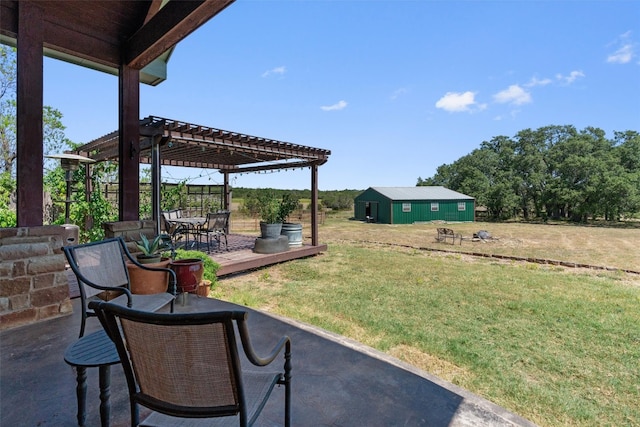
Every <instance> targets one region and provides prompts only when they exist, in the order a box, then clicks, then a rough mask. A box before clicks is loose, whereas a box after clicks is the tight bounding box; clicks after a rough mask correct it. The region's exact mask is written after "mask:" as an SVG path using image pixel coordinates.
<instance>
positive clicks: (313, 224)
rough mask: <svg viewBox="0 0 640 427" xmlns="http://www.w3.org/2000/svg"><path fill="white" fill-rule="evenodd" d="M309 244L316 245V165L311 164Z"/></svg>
mask: <svg viewBox="0 0 640 427" xmlns="http://www.w3.org/2000/svg"><path fill="white" fill-rule="evenodd" d="M311 244H312V245H313V246H318V165H316V164H314V165H312V166H311Z"/></svg>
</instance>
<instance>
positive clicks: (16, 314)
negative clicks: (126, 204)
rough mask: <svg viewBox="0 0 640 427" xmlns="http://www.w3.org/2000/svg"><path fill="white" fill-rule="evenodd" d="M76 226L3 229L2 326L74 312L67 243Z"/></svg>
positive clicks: (75, 234) (0, 253) (0, 231)
mask: <svg viewBox="0 0 640 427" xmlns="http://www.w3.org/2000/svg"><path fill="white" fill-rule="evenodd" d="M77 241H78V227H76V226H53V225H52V226H42V227H18V228H0V329H7V328H12V327H15V326H20V325H24V324H27V323H33V322H37V321H40V320H44V319H49V318H53V317H58V316H63V315H68V314H71V313H72V307H71V301H70V300H69V286H68V283H67V275H66V273H65V266H66V258H65V256H64V253H63V252H62V249H61V248H62V246H63V245H71V244H75V243H76V242H77Z"/></svg>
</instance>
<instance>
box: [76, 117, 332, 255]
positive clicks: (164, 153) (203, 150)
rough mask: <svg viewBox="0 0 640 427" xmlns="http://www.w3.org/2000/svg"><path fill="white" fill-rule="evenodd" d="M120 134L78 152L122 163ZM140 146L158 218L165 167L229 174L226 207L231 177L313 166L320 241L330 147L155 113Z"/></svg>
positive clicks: (136, 148)
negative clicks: (321, 186) (321, 187)
mask: <svg viewBox="0 0 640 427" xmlns="http://www.w3.org/2000/svg"><path fill="white" fill-rule="evenodd" d="M119 134H120V132H119V131H114V132H111V133H109V134H107V135H104V136H102V137H100V138H97V139H95V140H93V141H91V142H89V143H87V144H85V145H83V146H82V147H79V148H78V149H77V150H76V151H75V152H74V153H75V154H79V155H82V156H85V157H89V158H91V159H93V160H95V161H96V162H101V161H107V160H110V161H118V162H119V161H121V160H120V159H121V150H120V149H119V148H120V147H119V145H120V141H121V138H120V135H119ZM139 135H140V139H139V141H138V144H130V145H129V147H128V150H127V147H125V153H124V154H125V156H128V157H137V158H138V160H139V162H140V163H142V164H150V165H152V182H153V183H154V189H153V203H152V204H153V218H154V219H156V220H157V219H158V217H159V214H160V212H159V209H160V208H159V205H160V204H159V198H160V186H159V183H160V167H161V166H182V167H194V168H203V169H217V170H218V171H219V172H220V173H221V174H222V175H223V177H224V207H225V208H226V209H228V208H229V205H230V200H229V194H230V191H229V190H230V187H229V176H230V175H231V174H236V173H247V172H261V171H274V170H283V169H297V168H307V167H308V168H310V170H311V230H312V232H311V242H312V243H311V244H312V245H313V246H316V245H317V244H318V224H317V216H318V215H317V214H318V204H317V201H318V166H320V165H322V164H324V163H326V162H327V160H328V158H329V155H330V154H331V151H329V150H325V149H322V148H314V147H308V146H304V145H298V144H292V143H290V142H283V141H278V140H274V139H268V138H262V137H257V136H251V135H246V134H242V133H237V132H231V131H227V130H222V129H217V128H213V127H208V126H202V125H196V124H192V123H186V122H182V121H178V120H172V119H166V118H162V117H155V116H150V117H147V118H144V119H142V120H140V122H139Z"/></svg>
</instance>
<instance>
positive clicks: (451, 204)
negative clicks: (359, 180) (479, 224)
mask: <svg viewBox="0 0 640 427" xmlns="http://www.w3.org/2000/svg"><path fill="white" fill-rule="evenodd" d="M474 212H475V199H474V198H473V197H471V196H467V195H465V194H462V193H458V192H457V191H453V190H449V189H448V188H445V187H440V186H431V187H426V186H422V187H369V188H367V189H366V190H365V191H364V192H363V193H362V194H360V195H358V196H357V197H356V198H355V200H354V217H355V218H356V219H359V220H362V221H371V222H380V223H383V224H413V223H414V222H427V221H447V222H473V221H474V220H475V214H474Z"/></svg>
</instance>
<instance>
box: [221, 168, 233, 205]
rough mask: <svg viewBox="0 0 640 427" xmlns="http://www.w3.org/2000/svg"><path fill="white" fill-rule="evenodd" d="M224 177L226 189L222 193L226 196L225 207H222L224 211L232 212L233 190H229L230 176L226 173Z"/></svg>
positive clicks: (224, 198)
mask: <svg viewBox="0 0 640 427" xmlns="http://www.w3.org/2000/svg"><path fill="white" fill-rule="evenodd" d="M223 177H224V187H223V189H222V191H224V195H223V205H224V206H222V209H224V210H225V211H230V210H231V190H230V188H229V174H228V173H227V172H224V173H223Z"/></svg>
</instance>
